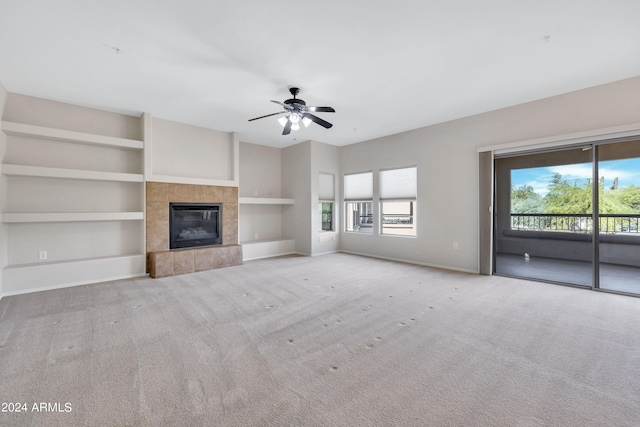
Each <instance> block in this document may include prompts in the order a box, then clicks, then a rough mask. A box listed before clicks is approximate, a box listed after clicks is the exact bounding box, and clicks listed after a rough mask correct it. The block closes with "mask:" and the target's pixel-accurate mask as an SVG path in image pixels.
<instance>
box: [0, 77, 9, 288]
mask: <svg viewBox="0 0 640 427" xmlns="http://www.w3.org/2000/svg"><path fill="white" fill-rule="evenodd" d="M6 101H7V91H6V90H5V88H4V86H2V84H1V83H0V117H3V112H4V106H5V103H6ZM6 149H7V136H6V135H5V134H4V132H2V123H1V122H0V215H1V212H5V211H6V207H7V177H6V176H5V175H2V163H4V157H5V152H6ZM7 228H8V227H7V225H6V224H2V223H1V222H0V298H2V274H1V272H2V269H3V268H4V266H5V265H7V259H8V258H7V257H8V255H7V252H8V242H7V240H8V232H7Z"/></svg>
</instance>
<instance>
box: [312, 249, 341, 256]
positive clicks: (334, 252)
mask: <svg viewBox="0 0 640 427" xmlns="http://www.w3.org/2000/svg"><path fill="white" fill-rule="evenodd" d="M338 252H340V251H338V250H335V251H327V252H320V253H317V254H313V255H311V256H322V255H331V254H337V253H338Z"/></svg>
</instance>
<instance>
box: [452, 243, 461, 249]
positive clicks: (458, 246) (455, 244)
mask: <svg viewBox="0 0 640 427" xmlns="http://www.w3.org/2000/svg"><path fill="white" fill-rule="evenodd" d="M453 249H455V250H458V249H460V245H458V242H453Z"/></svg>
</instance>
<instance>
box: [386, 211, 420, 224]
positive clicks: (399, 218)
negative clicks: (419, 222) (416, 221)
mask: <svg viewBox="0 0 640 427" xmlns="http://www.w3.org/2000/svg"><path fill="white" fill-rule="evenodd" d="M382 223H383V224H402V225H411V224H413V215H410V214H394V215H382Z"/></svg>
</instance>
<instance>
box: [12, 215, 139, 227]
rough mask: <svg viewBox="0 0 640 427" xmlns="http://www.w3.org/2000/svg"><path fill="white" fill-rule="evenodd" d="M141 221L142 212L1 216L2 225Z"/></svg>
mask: <svg viewBox="0 0 640 427" xmlns="http://www.w3.org/2000/svg"><path fill="white" fill-rule="evenodd" d="M142 219H144V213H143V212H29V213H13V212H5V213H3V214H2V223H4V224H20V223H33V222H81V221H133V220H142Z"/></svg>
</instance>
